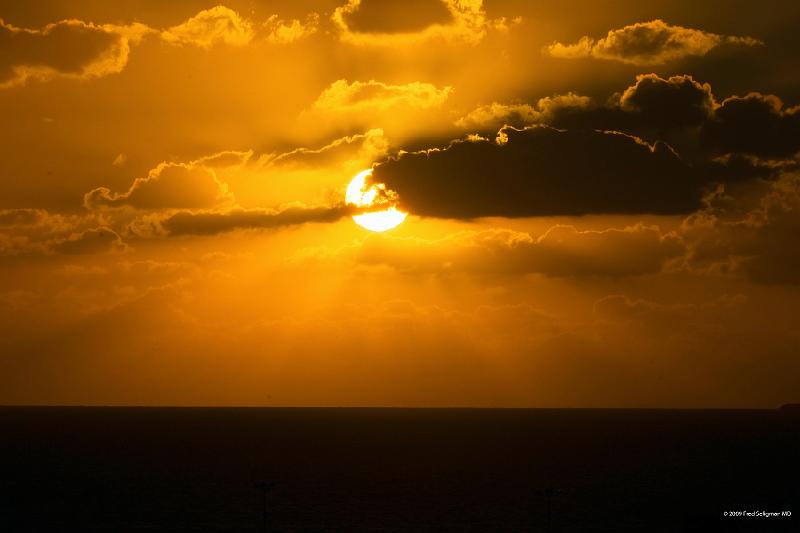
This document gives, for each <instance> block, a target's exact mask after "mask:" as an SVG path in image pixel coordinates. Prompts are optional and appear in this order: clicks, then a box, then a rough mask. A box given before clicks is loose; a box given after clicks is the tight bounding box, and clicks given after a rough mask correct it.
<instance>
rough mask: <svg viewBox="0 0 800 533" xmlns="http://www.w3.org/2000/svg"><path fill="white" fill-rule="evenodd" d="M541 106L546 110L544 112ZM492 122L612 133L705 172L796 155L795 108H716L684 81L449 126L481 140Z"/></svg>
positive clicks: (760, 100) (472, 116)
mask: <svg viewBox="0 0 800 533" xmlns="http://www.w3.org/2000/svg"><path fill="white" fill-rule="evenodd" d="M543 102H545V103H547V102H552V104H553V105H549V106H548V107H547V108H546V109H545V108H542V103H543ZM540 108H541V109H540ZM498 122H506V123H512V124H513V123H519V122H523V123H529V124H530V123H537V124H547V125H550V126H553V127H556V128H563V129H569V130H613V131H621V132H625V133H628V134H630V135H634V136H637V137H641V138H643V139H646V140H648V141H649V142H654V141H657V140H661V141H664V142H666V143H667V144H669V145H670V146H672V147H673V148H675V149H676V150H677V151H678V153H679V154H680V155H681V157H682V158H683V159H684V160H687V161H691V162H692V164H693V165H694V166H697V167H705V166H708V165H709V161H710V160H712V159H718V158H719V156H724V155H727V154H731V153H733V154H743V155H745V154H747V155H754V156H758V157H761V158H780V157H784V158H785V157H790V156H792V155H793V154H795V153H797V152H798V151H800V107H792V108H788V109H787V108H784V106H783V103H782V102H781V100H780V99H779V98H778V97H776V96H774V95H763V94H760V93H750V94H748V95H747V96H744V97H738V96H734V97H731V98H727V99H725V100H723V101H722V103H717V101H716V99H715V97H714V94H713V92H712V90H711V86H710V85H709V84H708V83H700V82H698V81H696V80H695V79H693V78H692V77H691V76H688V75H680V76H672V77H669V78H661V77H660V76H658V75H656V74H642V75H639V76H637V77H636V82H635V83H634V84H633V85H631V86H630V87H628V88H626V89H625V90H624V91H623V92H622V93H620V94H619V95H616V94H615V95H614V96H612V97H611V98H610V99H609V101H608V102H607V103H605V104H602V105H598V104H594V103H592V102H590V101H588V99H585V98H579V97H577V96H575V95H563V96H558V97H550V98H548V99H542V100H540V101H539V104H537V106H535V107H534V106H530V105H526V104H515V105H502V104H493V105H492V106H483V107H479V108H477V109H475V110H474V111H472V112H471V113H469V114H467V115H465V116H464V117H462V118H461V119H459V120H458V121H456V125H458V126H460V127H462V128H465V129H467V131H476V132H479V133H481V134H483V135H484V136H487V135H488V131H489V128H490V127H491V126H492V125H496V124H497V123H498ZM711 166H714V165H711ZM717 166H718V165H717ZM707 170H708V169H707ZM708 171H709V172H715V170H714V169H710V170H708Z"/></svg>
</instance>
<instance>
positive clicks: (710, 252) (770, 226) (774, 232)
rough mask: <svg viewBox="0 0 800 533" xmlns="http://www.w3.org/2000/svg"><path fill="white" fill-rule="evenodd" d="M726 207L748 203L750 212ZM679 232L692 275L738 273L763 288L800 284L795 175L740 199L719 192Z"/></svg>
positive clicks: (798, 179)
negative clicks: (693, 272)
mask: <svg viewBox="0 0 800 533" xmlns="http://www.w3.org/2000/svg"><path fill="white" fill-rule="evenodd" d="M731 204H733V207H734V208H736V207H737V204H744V205H750V206H751V208H750V209H749V210H742V209H731ZM680 234H681V235H682V238H683V239H684V241H685V242H686V243H687V248H688V255H687V261H688V266H689V267H690V268H691V269H692V270H693V271H695V272H699V273H703V274H709V273H710V274H716V275H739V276H745V277H747V278H749V279H751V280H753V281H756V282H759V283H767V284H800V252H798V248H797V246H794V241H795V240H796V238H797V235H800V176H799V175H798V174H797V172H796V171H788V172H783V173H781V174H780V177H779V178H778V179H777V180H775V181H773V182H771V183H768V184H767V186H766V188H765V190H764V188H751V189H748V190H745V191H744V192H743V193H742V194H741V196H739V197H733V198H732V197H731V196H730V195H728V194H724V193H723V194H721V195H719V196H718V197H714V198H712V199H710V200H709V206H708V207H707V208H706V209H704V210H702V211H699V212H697V213H695V214H693V215H692V216H690V217H688V218H687V219H686V221H685V222H684V223H683V227H682V228H681V231H680Z"/></svg>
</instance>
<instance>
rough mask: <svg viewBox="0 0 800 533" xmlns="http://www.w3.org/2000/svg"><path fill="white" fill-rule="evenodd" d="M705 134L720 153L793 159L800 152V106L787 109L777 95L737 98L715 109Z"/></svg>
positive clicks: (705, 139) (727, 100) (712, 146)
mask: <svg viewBox="0 0 800 533" xmlns="http://www.w3.org/2000/svg"><path fill="white" fill-rule="evenodd" d="M703 134H704V135H703V140H704V142H705V143H707V144H708V147H709V149H711V150H713V151H716V152H721V153H728V152H742V153H748V154H755V155H761V156H766V157H786V156H791V155H793V154H795V153H796V152H798V151H799V150H800V106H795V107H793V108H791V109H783V103H782V102H781V100H780V99H779V98H778V97H777V96H773V95H764V94H760V93H750V94H748V95H746V96H743V97H739V96H734V97H731V98H728V99H726V100H724V101H723V102H722V104H720V106H719V107H718V108H717V109H716V110H715V112H714V115H713V118H712V120H710V121H709V122H708V123H706V125H705V128H704V131H703Z"/></svg>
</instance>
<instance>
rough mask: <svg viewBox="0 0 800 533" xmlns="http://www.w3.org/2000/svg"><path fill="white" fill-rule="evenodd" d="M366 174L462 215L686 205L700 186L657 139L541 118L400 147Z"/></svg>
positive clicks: (677, 209)
mask: <svg viewBox="0 0 800 533" xmlns="http://www.w3.org/2000/svg"><path fill="white" fill-rule="evenodd" d="M372 180H373V181H375V182H379V183H385V184H386V185H387V187H388V188H389V189H391V190H394V191H396V192H397V193H398V194H399V197H400V202H401V206H402V207H404V208H405V209H407V210H409V211H410V212H411V213H414V214H417V215H421V216H432V217H445V218H462V219H463V218H467V219H468V218H476V217H487V216H506V217H529V216H542V215H545V216H547V215H585V214H593V213H594V214H601V213H620V214H622V213H624V214H639V213H657V214H675V213H689V212H691V211H693V210H695V209H697V208H698V207H699V206H700V199H701V195H702V192H703V186H704V183H703V182H702V181H701V180H700V179H698V178H697V177H696V176H695V174H694V172H693V171H692V169H691V167H689V166H687V165H686V164H685V163H684V162H683V161H681V159H680V158H679V157H678V156H677V155H676V154H675V152H674V151H673V150H672V149H670V147H669V146H667V145H665V144H663V143H656V144H655V145H652V146H651V145H649V144H647V143H645V142H643V141H641V140H639V139H637V138H634V137H631V136H628V135H623V134H620V133H615V132H601V131H561V130H557V129H553V128H550V127H545V126H538V127H531V128H527V129H522V130H517V129H514V128H504V129H502V130H501V132H500V136H499V137H498V141H489V140H476V141H456V142H453V143H452V144H451V145H449V146H448V147H446V148H443V149H431V150H427V151H423V152H415V153H401V154H399V155H398V156H396V157H394V158H391V159H388V160H386V161H384V162H382V163H379V164H377V165H376V166H375V170H374V173H373V175H372Z"/></svg>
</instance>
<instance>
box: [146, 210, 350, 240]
mask: <svg viewBox="0 0 800 533" xmlns="http://www.w3.org/2000/svg"><path fill="white" fill-rule="evenodd" d="M351 214H353V209H352V208H350V207H347V206H345V205H339V206H333V207H302V206H295V207H287V208H285V209H282V210H265V209H253V210H245V209H235V210H233V211H228V212H200V213H192V212H188V211H184V212H179V213H175V214H173V215H170V216H169V217H167V218H166V219H164V220H163V221H161V223H160V225H161V227H162V228H163V229H164V230H165V231H166V232H167V233H169V234H170V235H214V234H217V233H224V232H227V231H233V230H236V229H269V228H278V227H284V226H294V225H298V224H306V223H309V222H335V221H337V220H339V219H340V218H342V217H345V216H348V215H351Z"/></svg>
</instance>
